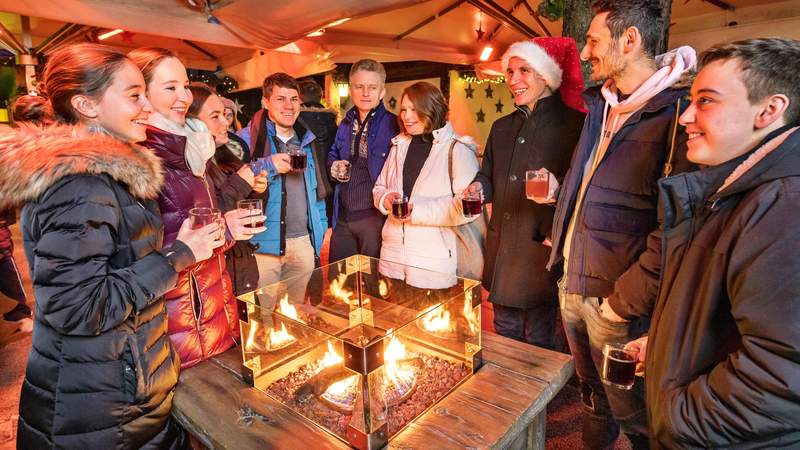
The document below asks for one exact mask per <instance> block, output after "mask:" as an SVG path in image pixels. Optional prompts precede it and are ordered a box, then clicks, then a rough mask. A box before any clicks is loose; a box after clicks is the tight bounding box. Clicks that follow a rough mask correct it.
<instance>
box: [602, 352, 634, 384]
mask: <svg viewBox="0 0 800 450" xmlns="http://www.w3.org/2000/svg"><path fill="white" fill-rule="evenodd" d="M635 376H636V358H635V356H633V355H632V354H630V353H629V352H626V351H625V350H621V349H607V350H606V354H605V355H604V357H603V382H605V383H606V384H610V385H612V386H616V387H618V388H622V389H630V388H631V386H633V381H634V379H635Z"/></svg>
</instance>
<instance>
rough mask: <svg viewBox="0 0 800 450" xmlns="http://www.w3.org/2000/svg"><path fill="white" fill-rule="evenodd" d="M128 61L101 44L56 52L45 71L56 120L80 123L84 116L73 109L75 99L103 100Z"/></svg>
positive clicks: (48, 93) (77, 45)
mask: <svg viewBox="0 0 800 450" xmlns="http://www.w3.org/2000/svg"><path fill="white" fill-rule="evenodd" d="M128 61H129V60H128V58H126V57H125V54H124V53H122V52H120V51H118V50H115V49H113V48H111V47H106V46H103V45H98V44H88V43H87V44H76V45H70V46H68V47H64V48H62V49H59V50H57V51H55V52H54V53H53V54H52V55H50V58H49V60H48V61H47V68H45V71H44V86H45V90H46V91H47V96H48V97H49V98H50V104H51V106H52V108H53V113H54V115H55V118H56V119H57V120H58V121H60V122H63V123H68V124H75V123H78V121H79V120H80V115H79V114H78V112H77V111H75V109H74V108H73V107H72V97H74V96H76V95H85V96H87V97H91V98H99V97H100V96H101V95H102V94H103V93H104V92H105V90H106V89H108V87H109V86H110V85H111V82H112V81H113V76H114V73H115V72H116V71H117V70H119V69H120V68H121V67H122V66H123V65H124V64H125V63H126V62H128Z"/></svg>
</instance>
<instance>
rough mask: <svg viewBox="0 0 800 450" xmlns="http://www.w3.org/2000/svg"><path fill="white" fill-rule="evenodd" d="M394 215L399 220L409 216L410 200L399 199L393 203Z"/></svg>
mask: <svg viewBox="0 0 800 450" xmlns="http://www.w3.org/2000/svg"><path fill="white" fill-rule="evenodd" d="M392 215H393V216H395V217H397V218H398V219H405V218H406V217H407V216H408V199H398V200H395V201H393V202H392Z"/></svg>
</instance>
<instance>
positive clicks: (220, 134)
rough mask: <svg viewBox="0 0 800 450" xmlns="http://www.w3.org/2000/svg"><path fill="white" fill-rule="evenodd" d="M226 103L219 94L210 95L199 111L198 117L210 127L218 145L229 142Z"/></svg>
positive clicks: (209, 129)
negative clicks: (225, 111) (224, 103)
mask: <svg viewBox="0 0 800 450" xmlns="http://www.w3.org/2000/svg"><path fill="white" fill-rule="evenodd" d="M224 109H225V107H224V105H223V104H222V100H221V99H220V98H219V96H218V95H209V96H208V99H206V102H205V103H203V106H202V107H201V108H200V111H199V112H198V113H197V118H198V119H200V120H202V121H203V123H204V124H206V126H207V127H208V131H209V132H211V135H212V136H214V143H215V144H217V147H219V146H220V145H224V144H227V143H228V120H227V119H226V118H225V113H224Z"/></svg>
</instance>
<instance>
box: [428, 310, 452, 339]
mask: <svg viewBox="0 0 800 450" xmlns="http://www.w3.org/2000/svg"><path fill="white" fill-rule="evenodd" d="M433 308H438V311H436V312H434V313H429V314H427V315H425V316H423V317H422V326H423V327H424V328H425V329H426V330H428V331H430V332H434V333H443V332H448V331H453V328H454V324H453V322H452V321H451V320H450V311H448V310H447V308H445V307H444V306H442V305H441V304H438V305H435V306H434V307H433Z"/></svg>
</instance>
